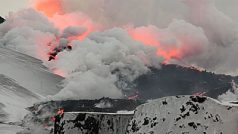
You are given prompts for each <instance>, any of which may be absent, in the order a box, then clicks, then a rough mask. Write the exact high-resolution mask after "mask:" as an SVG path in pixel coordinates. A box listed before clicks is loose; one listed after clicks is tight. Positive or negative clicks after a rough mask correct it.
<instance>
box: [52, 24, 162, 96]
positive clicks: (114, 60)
mask: <svg viewBox="0 0 238 134" xmlns="http://www.w3.org/2000/svg"><path fill="white" fill-rule="evenodd" d="M71 45H72V46H73V49H72V51H70V52H67V51H65V52H62V53H60V54H59V56H58V59H59V60H56V61H53V65H54V66H52V67H53V68H54V67H61V69H63V70H65V71H66V73H67V74H68V77H67V78H66V79H65V87H64V89H63V90H62V91H61V92H59V93H58V94H57V95H56V96H55V97H56V98H74V99H79V98H80V99H93V98H101V97H112V98H120V97H122V93H121V90H120V89H118V88H117V87H116V86H115V83H116V81H118V80H119V77H123V78H124V79H126V80H128V81H132V80H134V79H135V78H137V77H138V76H140V75H142V74H144V73H146V72H147V71H148V70H149V69H148V67H149V66H154V67H159V63H160V62H161V61H162V60H161V59H160V58H158V57H157V55H156V51H155V49H154V48H153V47H149V46H144V45H142V44H140V43H139V42H136V41H134V40H132V39H131V38H130V37H129V36H128V34H127V32H126V31H125V30H122V29H120V28H115V29H111V30H108V31H105V32H97V33H93V34H91V35H90V36H89V37H88V38H87V39H85V40H83V41H78V40H75V41H73V42H72V44H71Z"/></svg>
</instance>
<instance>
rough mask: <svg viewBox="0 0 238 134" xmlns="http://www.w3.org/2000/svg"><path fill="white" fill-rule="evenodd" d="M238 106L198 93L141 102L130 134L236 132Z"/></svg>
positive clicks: (130, 124)
mask: <svg viewBox="0 0 238 134" xmlns="http://www.w3.org/2000/svg"><path fill="white" fill-rule="evenodd" d="M237 125H238V107H237V106H234V105H233V106H228V105H222V104H221V103H219V102H218V101H216V100H213V99H211V98H208V97H199V96H174V97H165V98H162V99H157V100H153V101H150V102H149V103H146V104H143V105H140V106H139V107H138V108H137V109H136V112H135V115H134V117H133V119H132V120H131V121H130V123H129V125H128V131H127V133H128V134H138V133H151V134H167V133H169V134H177V133H189V134H190V133H191V134H195V133H196V134H218V133H219V134H221V133H223V134H236V133H237V131H238V128H237Z"/></svg>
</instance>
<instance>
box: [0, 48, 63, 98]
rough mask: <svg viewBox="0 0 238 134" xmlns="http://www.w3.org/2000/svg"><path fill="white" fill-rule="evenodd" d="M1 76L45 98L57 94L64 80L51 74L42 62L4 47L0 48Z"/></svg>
mask: <svg viewBox="0 0 238 134" xmlns="http://www.w3.org/2000/svg"><path fill="white" fill-rule="evenodd" d="M0 74H4V75H5V76H7V77H9V78H11V79H14V80H15V81H17V83H18V84H20V85H21V86H23V87H25V88H27V89H29V90H30V91H32V92H34V93H38V94H40V95H43V96H45V95H52V94H55V93H57V92H58V91H59V87H57V83H59V82H60V81H61V80H62V78H61V77H60V76H57V75H54V74H52V73H50V72H49V71H48V70H47V68H46V67H45V66H43V65H42V62H41V61H40V60H37V59H35V58H32V57H30V56H27V55H24V54H21V53H18V52H16V51H13V50H10V49H6V48H4V47H0Z"/></svg>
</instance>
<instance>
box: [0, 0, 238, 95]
mask: <svg viewBox="0 0 238 134" xmlns="http://www.w3.org/2000/svg"><path fill="white" fill-rule="evenodd" d="M62 3H63V6H64V10H65V11H64V12H65V13H66V14H63V15H62V14H56V15H54V16H53V17H52V18H47V17H46V16H44V15H43V14H41V13H39V12H37V11H35V10H33V9H26V10H22V11H19V12H17V13H12V14H10V15H9V16H8V17H7V18H6V19H7V20H6V22H5V23H3V24H1V25H0V44H1V45H3V46H6V47H8V48H11V49H14V50H17V51H20V52H23V53H26V54H28V55H31V56H34V57H37V58H39V59H42V60H43V61H44V64H45V65H46V66H47V67H48V68H49V69H51V70H53V71H54V72H55V73H56V72H58V73H61V74H64V75H65V77H66V78H65V80H64V84H63V86H64V89H63V90H62V91H61V92H59V93H58V94H57V95H56V96H54V98H55V99H62V98H64V99H72V98H74V99H89V98H91V99H94V98H101V97H112V98H120V97H122V96H123V94H122V92H121V90H122V89H119V88H118V86H116V85H115V83H116V82H117V81H118V80H119V79H120V78H123V79H125V80H126V81H133V80H134V79H136V78H137V77H138V76H140V75H142V74H144V73H146V72H147V71H149V69H148V67H151V66H153V67H159V62H161V61H162V58H161V57H158V56H157V55H156V54H157V53H158V52H157V51H158V49H162V50H166V51H168V50H170V49H171V50H172V49H173V48H176V49H177V51H176V54H177V55H179V57H173V56H172V58H173V59H172V60H171V59H170V61H169V63H177V64H186V65H187V64H188V65H195V66H198V67H202V68H205V69H207V70H209V71H214V72H218V73H226V74H232V75H237V74H238V60H237V58H236V54H237V53H238V46H237V45H238V33H237V28H238V27H237V23H235V22H233V20H232V19H231V18H229V17H227V16H226V15H225V14H224V13H223V12H221V11H219V10H218V9H217V8H216V6H215V2H214V0H173V1H168V0H167V1H165V0H120V1H119V0H98V1H95V0H87V1H85V0H71V1H68V0H62ZM71 19H72V20H73V21H71ZM61 22H63V23H61ZM66 24H67V25H66ZM97 24H100V28H98V27H99V26H98V25H97ZM131 25H132V27H130V26H131ZM115 27H120V28H115ZM125 27H126V28H125ZM128 27H129V28H128ZM97 28H98V29H97ZM95 29H97V30H98V32H95ZM99 29H100V30H101V31H100V30H99ZM102 30H103V31H102ZM128 30H129V31H130V32H129V33H128ZM93 31H94V32H93ZM87 32H91V34H90V35H87V34H88V33H87ZM133 33H135V34H141V35H143V36H142V37H144V38H145V37H146V38H145V39H148V38H150V37H153V40H152V44H150V45H149V46H148V44H147V45H145V44H146V43H145V42H144V43H145V44H143V43H140V42H139V41H135V40H133V39H132V38H131V36H132V35H131V34H133ZM147 35H148V38H147ZM72 36H74V38H72ZM78 36H87V37H86V38H85V39H83V40H77V38H75V37H78ZM132 37H133V36H132ZM142 42H143V41H142ZM67 45H70V46H72V51H63V52H61V53H59V54H58V55H57V58H56V60H55V61H51V62H48V61H47V60H48V59H47V58H48V57H47V56H48V55H47V54H48V53H50V52H52V50H53V49H54V48H55V47H65V46H67ZM156 49H157V50H156ZM165 58H166V57H165Z"/></svg>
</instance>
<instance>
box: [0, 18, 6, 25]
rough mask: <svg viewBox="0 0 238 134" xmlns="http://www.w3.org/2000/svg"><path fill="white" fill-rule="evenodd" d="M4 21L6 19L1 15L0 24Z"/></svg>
mask: <svg viewBox="0 0 238 134" xmlns="http://www.w3.org/2000/svg"><path fill="white" fill-rule="evenodd" d="M4 21H5V19H4V18H2V17H1V16H0V24H1V23H3V22H4Z"/></svg>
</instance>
